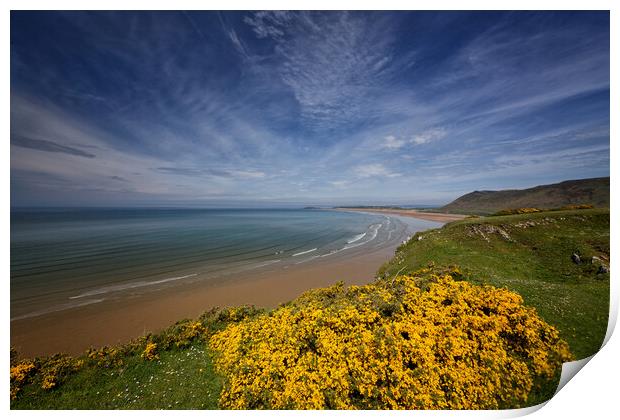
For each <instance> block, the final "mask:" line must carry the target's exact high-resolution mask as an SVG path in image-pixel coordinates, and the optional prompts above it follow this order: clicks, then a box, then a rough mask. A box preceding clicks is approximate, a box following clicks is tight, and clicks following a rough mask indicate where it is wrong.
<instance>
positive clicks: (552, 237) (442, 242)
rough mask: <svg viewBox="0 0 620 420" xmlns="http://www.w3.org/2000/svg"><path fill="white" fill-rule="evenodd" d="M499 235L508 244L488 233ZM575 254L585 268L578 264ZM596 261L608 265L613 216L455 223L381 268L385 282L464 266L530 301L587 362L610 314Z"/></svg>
mask: <svg viewBox="0 0 620 420" xmlns="http://www.w3.org/2000/svg"><path fill="white" fill-rule="evenodd" d="M527 223H534V224H535V225H534V226H527V225H526V224H527ZM493 227H495V228H500V229H502V230H503V231H504V232H505V233H506V234H507V235H508V238H504V237H502V235H501V233H499V232H491V233H485V232H487V231H492V229H494V228H493ZM480 232H482V233H483V234H484V236H483V234H481V233H480ZM485 237H486V239H485ZM418 238H421V240H418ZM575 252H577V253H578V254H579V255H581V257H582V260H583V261H584V263H582V264H579V265H578V264H575V263H574V262H573V261H572V259H571V256H572V254H573V253H575ZM592 256H602V257H604V258H609V210H605V209H594V210H573V211H554V212H543V213H535V214H526V215H512V216H497V217H485V218H475V219H468V220H463V221H460V222H453V223H450V224H448V225H446V226H444V227H443V228H441V229H435V230H431V231H426V232H422V233H420V234H417V235H416V236H415V237H414V238H412V240H411V241H409V243H407V244H406V245H403V246H401V247H400V248H399V249H398V251H397V253H396V256H395V257H394V258H393V259H392V260H391V261H390V262H388V263H386V264H385V265H384V266H383V267H381V269H380V270H379V275H380V276H386V277H387V276H389V275H394V274H396V273H397V272H399V271H400V273H407V272H412V271H415V270H417V269H419V268H421V267H425V266H427V265H428V264H429V263H434V264H436V265H439V266H442V265H457V266H459V267H461V269H463V270H464V271H465V272H466V273H467V277H468V280H470V281H471V282H473V283H477V284H490V285H493V286H497V287H506V288H507V289H510V290H513V291H515V292H517V293H519V294H520V295H521V296H523V299H524V301H525V304H526V305H528V306H532V307H535V308H536V309H537V311H538V313H539V314H540V315H541V316H542V317H543V319H545V321H546V322H548V323H549V324H551V325H553V326H555V327H556V328H558V330H559V331H560V333H561V335H562V337H563V338H564V339H565V340H566V341H567V342H568V344H569V345H570V348H571V351H572V353H573V355H574V356H575V358H576V359H581V358H584V357H588V356H591V355H592V354H594V353H596V351H598V350H599V348H600V346H601V344H602V342H603V338H604V337H605V332H606V330H607V318H608V313H609V274H597V269H598V264H597V263H595V264H591V263H590V262H589V261H590V260H591V257H592Z"/></svg>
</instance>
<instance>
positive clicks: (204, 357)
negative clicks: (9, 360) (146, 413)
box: [11, 342, 221, 409]
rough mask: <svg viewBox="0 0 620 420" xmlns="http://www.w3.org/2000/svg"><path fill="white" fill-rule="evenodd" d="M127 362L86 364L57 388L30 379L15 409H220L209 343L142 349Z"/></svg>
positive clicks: (14, 405) (217, 383)
mask: <svg viewBox="0 0 620 420" xmlns="http://www.w3.org/2000/svg"><path fill="white" fill-rule="evenodd" d="M124 362H125V365H124V366H123V367H122V368H100V367H94V366H93V367H85V368H83V369H81V370H79V371H78V372H77V373H75V374H73V375H69V376H68V378H67V380H66V382H64V383H63V384H62V385H60V386H59V387H58V388H56V389H52V390H48V391H46V390H43V389H41V387H40V386H39V385H38V384H30V385H27V386H26V387H25V388H24V390H23V391H22V392H23V394H22V395H21V396H20V397H19V398H18V399H17V400H15V401H13V402H12V404H11V408H13V409H188V408H197V409H216V408H217V401H218V397H219V394H220V389H221V380H220V378H219V377H218V376H217V375H216V374H215V373H214V372H213V364H212V362H211V357H210V355H209V353H208V350H207V348H206V345H205V344H204V343H202V342H196V343H194V344H193V345H192V346H190V347H188V348H186V349H175V350H170V351H166V352H163V353H162V354H160V359H159V360H155V361H147V360H143V359H142V358H141V357H140V356H139V355H134V356H131V357H128V358H125V359H124Z"/></svg>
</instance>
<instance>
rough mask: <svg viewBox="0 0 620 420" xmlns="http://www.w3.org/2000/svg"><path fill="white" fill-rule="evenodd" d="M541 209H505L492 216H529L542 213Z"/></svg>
mask: <svg viewBox="0 0 620 420" xmlns="http://www.w3.org/2000/svg"><path fill="white" fill-rule="evenodd" d="M541 211H544V210H541V209H537V208H535V207H523V208H519V209H505V210H500V211H498V212H497V213H495V214H493V215H492V216H508V215H511V214H528V213H540V212H541Z"/></svg>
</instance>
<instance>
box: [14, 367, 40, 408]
mask: <svg viewBox="0 0 620 420" xmlns="http://www.w3.org/2000/svg"><path fill="white" fill-rule="evenodd" d="M34 370H35V365H34V364H33V363H32V362H28V361H24V362H22V363H20V364H18V365H16V366H12V367H11V399H15V398H17V395H18V394H19V391H21V388H22V386H23V385H24V383H25V382H26V379H27V378H28V376H29V375H30V374H31V373H32V372H33V371H34Z"/></svg>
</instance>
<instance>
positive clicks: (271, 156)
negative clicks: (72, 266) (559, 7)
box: [10, 11, 610, 207]
mask: <svg viewBox="0 0 620 420" xmlns="http://www.w3.org/2000/svg"><path fill="white" fill-rule="evenodd" d="M609 35H610V34H609V13H608V12H215V11H202V12H198V11H197V12H182V11H179V12H145V11H142V12H15V11H13V12H11V132H10V142H11V206H12V207H23V206H62V207H65V206H120V207H123V206H172V207H185V206H190V207H194V206H199V207H221V206H225V207H264V206H296V205H358V204H368V205H380V204H397V205H440V204H445V203H448V202H450V201H451V200H453V199H455V198H457V197H458V196H460V195H462V194H465V193H468V192H471V191H474V190H498V189H507V188H527V187H532V186H535V185H541V184H549V183H554V182H559V181H563V180H568V179H580V178H591V177H599V176H609V166H610V159H609V148H610V135H609V124H610V123H609V112H610V111H609V107H610V103H609V97H610V96H609V94H610V91H609V86H610V75H609V64H610V63H609Z"/></svg>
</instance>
